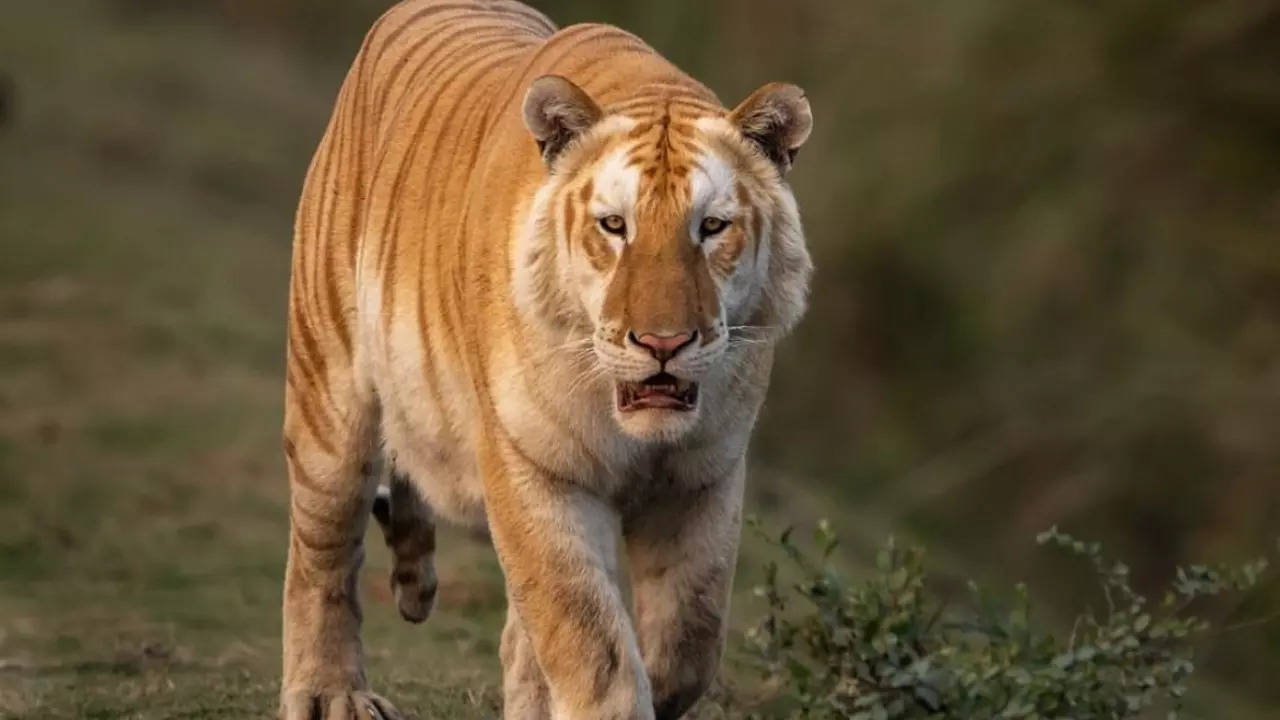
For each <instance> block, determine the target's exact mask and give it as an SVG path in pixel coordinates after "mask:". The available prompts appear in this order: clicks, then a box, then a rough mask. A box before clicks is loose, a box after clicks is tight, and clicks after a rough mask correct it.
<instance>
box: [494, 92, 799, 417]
mask: <svg viewBox="0 0 1280 720" xmlns="http://www.w3.org/2000/svg"><path fill="white" fill-rule="evenodd" d="M524 116H525V123H526V125H527V127H528V128H529V130H530V132H531V133H532V134H533V136H534V139H535V140H536V141H537V142H538V145H539V147H540V149H541V151H542V154H543V157H544V160H545V161H546V163H547V166H548V175H547V178H546V180H545V182H544V184H543V185H542V187H541V188H540V189H539V190H538V193H537V195H536V196H535V199H534V201H533V204H532V207H531V208H530V210H529V213H528V221H527V222H528V224H527V226H526V228H525V230H524V233H523V238H522V241H521V251H520V252H518V253H517V254H516V268H515V287H516V292H517V302H519V303H520V304H521V305H523V306H525V307H526V309H527V310H528V311H529V312H531V313H532V314H534V315H535V316H537V320H538V321H539V322H542V323H544V324H548V325H559V326H561V327H566V328H588V329H589V330H590V334H591V348H592V353H593V354H592V357H593V360H594V363H595V364H596V366H597V368H598V370H599V374H600V375H603V376H605V378H606V379H607V381H608V382H609V383H611V384H612V388H611V396H612V397H611V403H610V404H611V413H612V415H613V417H614V419H615V420H616V421H617V423H618V424H619V426H620V427H621V428H622V429H623V431H624V432H627V433H628V434H630V435H633V436H636V437H640V438H666V439H672V438H676V437H678V436H680V435H682V434H683V433H685V432H687V431H688V430H689V429H690V428H692V427H693V426H694V425H695V424H696V422H697V419H698V417H699V413H700V411H701V409H702V407H703V406H704V405H705V404H706V403H708V402H714V401H715V398H714V397H708V394H709V391H710V388H711V387H712V386H713V383H710V382H709V381H710V380H713V379H716V377H717V375H720V376H723V375H725V374H726V373H731V372H732V367H731V364H732V363H731V361H730V360H727V359H726V351H727V350H728V349H729V348H730V347H731V345H732V344H734V343H735V342H743V343H748V342H749V343H769V342H771V341H772V340H774V339H776V337H778V336H779V335H781V334H782V332H784V331H785V330H787V329H788V328H790V326H791V325H792V324H793V323H794V322H795V321H796V319H798V317H799V315H800V314H801V312H802V311H803V307H804V295H805V291H806V286H807V281H808V275H809V272H810V263H809V258H808V254H807V251H806V250H805V243H804V237H803V233H802V232H801V229H800V220H799V215H798V211H797V209H796V204H795V201H794V198H793V196H792V194H791V191H790V188H789V187H788V185H787V184H786V182H785V181H784V179H783V178H784V175H785V173H786V171H787V170H788V169H789V168H790V165H791V162H792V160H793V158H794V157H795V153H796V151H797V150H798V149H799V147H800V145H801V144H803V142H804V141H805V139H806V138H807V137H808V135H809V131H810V127H811V125H812V120H811V115H810V111H809V105H808V101H807V100H806V99H805V97H804V94H803V92H802V91H800V90H799V89H798V88H796V87H794V86H791V85H780V84H775V85H767V86H765V87H763V88H761V89H760V90H758V91H756V92H755V93H753V94H752V95H751V96H750V97H748V98H747V100H745V101H744V102H743V103H742V104H741V105H739V106H738V108H737V109H735V110H734V111H732V112H731V113H727V114H726V113H724V112H723V111H718V112H717V111H714V110H708V109H707V108H706V107H704V106H702V105H699V104H697V103H690V102H681V101H680V100H679V99H672V98H667V99H666V100H665V102H662V101H658V102H655V103H654V104H651V105H649V106H647V107H642V108H640V109H639V110H637V109H635V108H632V109H631V110H630V111H628V112H626V113H605V112H604V111H602V110H601V109H600V108H599V107H598V106H597V105H596V104H595V103H594V102H593V101H592V99H591V98H590V97H588V96H587V95H586V93H584V92H583V91H582V90H581V89H579V88H578V87H577V86H575V85H573V84H572V83H571V82H569V81H568V80H565V79H564V78H560V77H557V76H545V77H542V78H539V79H538V80H536V81H535V82H534V83H533V85H532V86H531V87H530V89H529V92H528V94H527V96H526V100H525V106H524ZM715 385H716V386H717V387H723V386H725V385H726V384H725V383H719V384H715Z"/></svg>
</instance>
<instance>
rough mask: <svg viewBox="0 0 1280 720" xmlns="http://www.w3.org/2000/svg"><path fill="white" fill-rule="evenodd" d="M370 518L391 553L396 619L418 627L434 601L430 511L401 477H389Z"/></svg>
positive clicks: (392, 474)
mask: <svg viewBox="0 0 1280 720" xmlns="http://www.w3.org/2000/svg"><path fill="white" fill-rule="evenodd" d="M373 517H374V519H375V520H377V521H378V525H379V526H380V527H381V528H382V536H383V538H385V539H386V541H387V548H388V549H390V550H391V555H392V566H391V591H392V593H394V594H395V598H396V605H397V606H398V607H399V609H400V616H401V617H403V618H404V619H405V620H408V621H409V622H412V623H420V622H422V621H423V620H426V619H427V616H428V615H430V614H431V607H432V605H433V604H434V603H435V598H436V587H437V582H436V570H435V552H436V525H435V518H434V517H433V516H432V513H431V508H430V506H428V505H427V503H426V502H425V501H423V499H422V496H421V495H419V494H418V490H417V488H415V487H414V486H413V482H412V481H411V480H410V479H409V478H408V477H407V476H405V475H403V474H400V473H396V472H395V471H394V469H392V471H391V472H390V473H389V479H388V482H387V483H386V484H385V485H381V486H379V487H378V492H377V495H376V497H375V498H374V502H373Z"/></svg>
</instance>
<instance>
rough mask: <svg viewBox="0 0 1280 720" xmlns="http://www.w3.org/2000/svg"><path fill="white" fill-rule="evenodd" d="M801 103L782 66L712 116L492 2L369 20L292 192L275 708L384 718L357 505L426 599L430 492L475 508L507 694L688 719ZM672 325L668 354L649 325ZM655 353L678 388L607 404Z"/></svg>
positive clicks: (760, 363)
mask: <svg viewBox="0 0 1280 720" xmlns="http://www.w3.org/2000/svg"><path fill="white" fill-rule="evenodd" d="M546 76H553V77H550V78H548V77H546ZM809 125H810V119H809V110H808V103H807V101H806V100H805V99H804V97H803V93H801V92H800V91H799V90H798V89H796V88H794V87H793V86H789V85H768V86H765V87H764V88H761V90H759V91H757V92H756V93H754V94H753V95H752V96H751V97H749V98H748V99H747V100H745V101H744V102H743V103H742V104H741V105H739V106H738V107H737V108H736V109H734V110H732V111H729V110H726V109H725V108H724V107H723V106H722V105H721V104H720V102H719V101H718V100H717V99H716V97H715V95H714V94H712V93H711V92H710V91H709V90H707V89H706V88H705V87H703V86H702V85H701V84H699V83H697V82H696V81H694V80H692V79H691V78H689V77H688V76H686V75H684V74H683V73H681V72H680V71H679V70H678V69H676V68H675V67H674V66H672V65H671V64H670V63H668V62H667V61H666V60H664V59H663V58H662V57H661V56H659V55H658V54H657V53H656V52H654V51H653V50H652V49H651V48H649V47H648V46H647V45H645V44H644V43H643V42H642V41H640V40H639V39H637V38H636V37H634V36H632V35H630V34H627V33H626V32H623V31H622V30H619V29H617V28H614V27H610V26H605V25H575V26H572V27H568V28H565V29H562V30H557V29H556V28H555V27H554V26H553V25H552V23H551V22H550V21H549V20H548V19H547V18H545V17H544V16H543V15H541V14H540V13H538V12H537V11H535V10H533V9H531V8H528V7H526V6H524V5H521V4H519V3H516V2H513V1H509V0H413V1H410V2H405V3H402V4H400V5H397V6H396V7H394V8H392V9H391V10H390V11H389V12H388V13H387V14H386V15H384V16H383V17H382V18H381V19H379V20H378V22H377V23H376V25H375V26H374V27H373V28H372V30H371V31H370V32H369V34H368V36H367V38H366V40H365V43H364V45H363V47H362V49H361V51H360V53H359V56H358V57H357V59H356V60H355V63H354V64H353V66H352V68H351V70H350V73H349V74H348V76H347V78H346V81H345V82H344V83H343V85H342V89H341V91H340V94H339V96H338V99H337V103H336V108H335V110H334V114H333V116H332V119H331V121H330V124H329V127H328V129H327V131H326V132H325V135H324V138H323V140H322V141H321V143H320V146H319V149H318V150H317V152H316V155H315V158H314V160H313V161H312V165H311V168H310V170H309V172H308V174H307V180H306V184H305V187H304V190H303V194H302V199H301V202H300V204H299V207H298V214H297V222H296V234H295V241H294V255H293V271H292V281H291V284H290V294H289V343H288V361H287V385H286V404H285V423H284V435H285V455H286V459H287V464H288V469H289V475H290V483H291V489H292V492H291V505H290V508H291V509H290V517H291V530H290V538H289V562H288V569H287V571H286V578H285V593H284V678H283V687H282V699H281V715H282V717H285V718H290V719H293V718H316V719H320V718H324V719H329V718H347V717H348V716H352V717H361V718H364V717H369V718H377V717H384V718H393V717H397V716H398V715H397V713H396V711H395V709H394V708H393V707H392V706H391V705H390V703H388V702H387V701H386V700H384V699H382V698H381V697H379V696H377V695H374V694H372V693H371V692H370V691H369V689H368V684H367V682H366V679H365V676H364V671H363V660H362V650H361V644H360V638H359V629H360V618H361V610H360V605H359V602H358V598H357V595H356V576H357V572H358V569H359V567H360V564H361V560H362V557H363V550H362V546H361V540H362V538H363V536H364V531H365V528H366V523H367V518H368V517H369V514H370V511H371V509H376V511H377V513H376V514H377V516H378V519H379V520H380V521H382V523H383V526H384V527H383V529H384V532H385V533H386V538H387V542H388V544H389V545H390V546H391V547H392V550H393V553H394V555H395V570H394V571H393V577H392V584H393V587H395V589H396V594H397V597H398V599H399V602H400V606H401V612H402V613H403V614H404V615H405V616H406V618H408V619H412V620H421V619H422V618H423V617H425V615H426V613H427V612H428V611H429V609H430V604H431V598H432V596H433V594H434V588H435V577H434V572H433V570H432V566H431V554H432V552H433V551H434V547H435V537H434V524H433V523H434V521H433V517H434V516H437V515H438V516H440V517H444V518H446V519H449V520H452V521H455V522H460V523H464V524H470V525H474V526H482V527H487V528H488V530H489V532H490V534H491V536H492V538H493V541H494V546H495V548H496V550H497V552H498V556H499V560H500V561H501V564H502V567H503V571H504V573H505V576H506V581H507V590H508V596H509V601H510V607H509V612H508V621H507V626H506V628H505V629H504V631H503V635H502V648H501V655H502V660H503V666H504V685H503V687H504V696H505V709H504V717H506V718H529V719H533V718H548V717H551V718H557V719H574V720H576V719H579V718H582V719H584V720H585V719H588V718H589V719H591V720H601V719H607V718H619V719H626V720H631V719H634V718H645V719H648V718H655V717H656V718H676V717H680V716H681V715H682V714H683V713H684V712H685V710H687V709H688V707H689V706H690V705H691V704H692V703H693V702H694V701H695V700H696V699H697V697H698V696H699V695H700V694H701V693H702V691H703V690H704V689H705V687H706V686H707V684H708V683H709V681H710V680H711V678H712V677H713V675H714V673H715V670H716V667H717V664H718V661H719V655H720V651H721V645H722V643H723V639H724V630H725V622H726V612H727V602H728V592H729V586H730V583H731V581H732V574H733V565H734V558H735V555H736V552H737V538H738V532H739V524H740V514H741V513H740V509H741V496H742V484H743V481H744V477H745V469H744V467H745V462H744V454H745V451H746V447H747V442H748V439H749V436H750V432H751V428H752V426H753V424H754V422H755V417H756V414H757V411H758V409H759V407H760V404H761V402H762V401H763V397H764V393H765V389H766V386H767V384H768V377H769V371H770V367H771V364H772V357H773V347H774V343H775V342H776V341H777V340H778V338H779V337H781V335H782V334H783V333H784V332H785V331H786V330H787V329H789V328H790V327H791V326H792V325H793V324H794V323H795V322H796V320H798V318H799V316H800V315H801V313H802V312H803V308H804V296H805V292H806V288H807V282H808V275H809V271H810V264H809V258H808V254H807V252H806V250H805V247H804V238H803V234H802V232H801V228H800V222H799V216H798V211H797V209H796V205H795V201H794V199H793V198H792V195H791V191H790V190H789V188H788V186H787V185H786V183H785V181H784V179H783V177H784V175H785V172H786V171H787V169H789V167H790V164H791V162H792V160H793V159H794V155H795V151H796V150H797V149H798V148H799V146H800V145H801V144H802V143H803V142H804V140H805V138H806V137H807V135H808V131H809ZM613 215H616V216H618V217H619V218H621V220H620V221H612V220H611V221H610V223H613V222H621V223H623V224H625V227H626V230H625V232H624V233H622V234H621V235H617V234H612V233H611V232H610V231H607V230H606V229H605V228H604V227H603V225H602V220H601V219H602V218H605V217H609V216H613ZM707 218H711V224H709V225H708V224H706V223H707V222H708V221H707ZM718 221H723V222H724V223H725V224H724V225H722V226H721V225H718V224H717V222H718ZM708 227H716V228H721V229H719V230H718V231H717V232H715V233H710V232H708V231H707V230H706V228H708ZM679 333H688V334H689V336H690V337H692V338H693V339H692V340H690V341H689V342H687V343H685V344H684V345H682V346H680V347H679V348H677V349H676V350H675V352H674V354H673V355H671V356H670V357H669V358H667V359H666V360H665V361H664V360H661V359H659V357H660V355H659V354H657V351H656V350H650V349H647V348H646V347H645V346H643V345H639V344H637V341H636V338H668V337H677V336H678V337H684V336H683V335H678V334H679ZM664 363H665V364H664ZM659 370H665V371H666V372H668V373H671V374H672V375H674V376H677V377H679V378H681V379H682V380H687V381H696V383H697V385H698V395H697V402H696V407H694V408H693V409H692V410H683V411H678V410H669V409H661V408H651V409H638V410H630V411H626V410H624V409H623V408H622V406H621V405H620V401H619V399H618V398H619V396H618V395H617V393H618V392H619V390H618V388H619V387H620V386H619V384H618V383H624V384H625V383H634V382H639V381H641V380H643V379H644V378H646V377H649V376H652V375H654V374H655V373H657V372H658V371H659ZM384 478H393V479H392V480H391V482H390V491H389V492H388V491H384V492H382V493H381V494H379V493H378V486H379V484H380V483H381V482H383V479H384ZM623 554H625V556H626V558H627V563H626V567H625V570H627V571H629V573H630V586H631V588H632V592H631V595H632V600H633V603H634V605H633V608H631V610H630V611H629V609H628V608H627V607H626V606H625V605H624V601H623V597H622V593H621V592H620V590H619V579H620V578H619V576H620V573H621V572H623V570H624V568H622V567H619V565H618V558H619V557H620V556H622V555H623Z"/></svg>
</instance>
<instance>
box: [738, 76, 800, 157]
mask: <svg viewBox="0 0 1280 720" xmlns="http://www.w3.org/2000/svg"><path fill="white" fill-rule="evenodd" d="M729 122H731V123H733V125H734V126H735V127H737V128H738V130H739V131H740V132H741V133H742V135H743V136H744V137H746V138H747V140H750V141H751V142H752V143H753V144H755V145H756V147H758V148H759V149H760V151H761V152H763V153H764V155H765V157H767V158H769V159H770V160H772V161H773V164H774V165H775V166H777V168H778V172H779V173H780V174H786V172H787V171H788V170H790V169H791V164H792V163H793V162H794V161H795V158H796V152H797V151H799V150H800V146H801V145H803V144H804V141H805V140H808V139H809V132H810V131H811V130H813V113H812V112H811V111H810V110H809V100H808V98H806V97H805V96H804V90H801V89H800V88H798V87H796V86H795V85H791V84H789V83H769V84H768V85H765V86H764V87H761V88H760V89H758V90H756V91H755V92H753V93H751V94H750V95H748V96H747V99H746V100H743V101H742V102H741V103H740V104H739V105H738V107H736V108H734V109H733V112H732V113H729Z"/></svg>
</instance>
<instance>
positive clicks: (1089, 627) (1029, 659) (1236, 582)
mask: <svg viewBox="0 0 1280 720" xmlns="http://www.w3.org/2000/svg"><path fill="white" fill-rule="evenodd" d="M753 526H754V527H755V528H756V530H757V531H759V527H758V524H755V523H753ZM761 534H762V535H764V533H761ZM766 539H767V540H768V541H769V542H770V543H771V544H773V545H774V546H775V547H777V548H778V549H780V550H781V551H782V552H783V553H784V554H785V556H786V557H787V559H788V560H789V561H790V564H791V566H793V568H794V569H796V570H798V572H799V573H800V576H801V577H800V579H799V581H798V582H795V583H794V584H790V585H788V584H787V583H785V582H784V581H783V579H782V574H781V570H780V568H779V566H778V564H777V563H776V562H770V563H769V564H768V565H767V567H766V577H765V582H764V584H763V585H762V586H761V587H759V588H757V594H758V595H760V596H762V597H763V598H764V599H765V600H767V602H768V607H769V611H768V614H767V615H766V616H765V617H764V618H763V619H762V620H761V621H760V623H759V624H758V625H757V626H756V627H755V628H753V629H752V630H751V631H749V632H748V643H749V646H750V651H751V653H752V656H753V658H754V659H756V660H758V661H759V662H760V664H761V667H762V669H763V670H764V673H765V676H766V678H767V679H769V680H770V681H771V684H772V685H773V686H775V687H778V688H780V690H779V695H780V696H781V698H780V699H781V701H782V702H781V709H779V710H770V711H769V712H768V713H766V714H764V715H761V714H759V713H757V714H756V715H754V717H757V718H759V717H764V716H767V717H785V718H796V719H801V718H803V719H811V720H819V719H824V720H825V719H827V718H831V719H833V720H834V719H835V718H851V719H852V720H917V719H921V720H923V719H926V718H927V719H931V720H933V719H942V718H962V719H964V720H974V719H983V718H993V719H994V718H1027V719H1031V718H1073V719H1075V720H1086V719H1089V718H1098V719H1102V718H1108V719H1111V718H1134V717H1138V716H1139V715H1140V714H1141V713H1143V712H1144V711H1147V710H1148V709H1151V708H1154V707H1156V706H1158V705H1168V707H1169V711H1168V718H1170V719H1172V718H1175V717H1177V713H1178V710H1179V709H1180V708H1181V704H1182V698H1183V696H1184V694H1185V693H1186V690H1187V680H1188V678H1189V677H1190V675H1191V673H1192V671H1193V670H1194V668H1195V665H1194V664H1193V662H1192V643H1193V641H1194V640H1195V639H1196V638H1197V637H1198V636H1200V635H1202V634H1203V633H1205V632H1206V631H1207V630H1208V628H1209V623H1208V622H1207V621H1206V620H1204V619H1202V618H1200V617H1197V616H1196V615H1193V614H1190V613H1189V612H1188V610H1189V607H1190V605H1191V604H1192V603H1193V602H1194V601H1196V600H1197V599H1199V598H1204V597H1208V596H1215V595H1220V594H1222V593H1227V592H1241V591H1245V590H1248V589H1250V588H1252V587H1254V586H1255V585H1256V584H1257V582H1258V579H1259V577H1260V575H1261V574H1262V573H1263V572H1264V571H1265V569H1266V567H1267V561H1266V560H1265V559H1259V560H1256V561H1254V562H1251V563H1248V564H1245V565H1243V566H1241V567H1238V568H1227V567H1206V566H1200V565H1195V566H1191V567H1186V568H1179V569H1178V571H1177V575H1176V579H1175V580H1174V581H1173V583H1172V585H1171V587H1170V589H1169V590H1168V592H1167V593H1166V594H1165V595H1164V597H1163V598H1162V599H1161V600H1160V601H1159V602H1154V603H1153V602H1151V601H1149V600H1148V599H1147V598H1146V597H1144V596H1143V595H1141V594H1140V593H1138V592H1137V591H1136V590H1135V589H1134V588H1133V586H1132V585H1131V583H1130V577H1129V568H1128V567H1127V566H1126V565H1125V564H1124V563H1120V562H1112V561H1110V560H1108V559H1107V558H1106V557H1105V556H1104V555H1103V554H1102V548H1101V546H1100V545H1099V544H1098V543H1086V542H1083V541H1080V540H1076V539H1075V538H1073V537H1071V536H1070V535H1067V534H1065V533H1063V532H1061V531H1059V530H1058V529H1057V528H1056V527H1055V528H1053V529H1051V530H1049V531H1047V532H1044V533H1042V534H1041V535H1040V536H1039V537H1038V538H1037V540H1038V542H1039V543H1040V544H1042V545H1049V546H1052V547H1055V548H1058V549H1061V550H1064V551H1066V552H1068V553H1070V554H1072V555H1074V556H1077V557H1079V558H1082V559H1084V560H1085V561H1087V562H1089V563H1090V564H1091V565H1092V568H1093V570H1094V572H1095V573H1096V575H1097V578H1098V581H1099V584H1100V587H1101V594H1102V599H1103V600H1104V602H1105V608H1104V610H1103V612H1101V613H1100V614H1096V613H1094V612H1093V611H1092V610H1090V611H1086V612H1084V613H1082V614H1081V615H1079V616H1078V617H1077V618H1076V619H1075V622H1074V625H1073V626H1072V629H1071V633H1070V636H1069V637H1067V638H1066V640H1065V641H1060V640H1059V639H1057V638H1055V637H1054V636H1053V635H1051V634H1048V633H1046V632H1043V631H1041V630H1038V629H1037V628H1036V627H1035V626H1034V625H1033V623H1032V621H1031V619H1032V618H1031V606H1032V603H1031V599H1030V596H1029V595H1028V592H1027V588H1026V586H1025V585H1022V584H1019V585H1017V586H1016V589H1015V593H1014V599H1013V601H1012V603H1011V604H1010V605H1008V606H1003V605H1002V604H1001V603H999V602H997V601H995V600H994V599H993V598H991V597H990V596H988V595H986V594H984V593H983V592H982V591H981V590H979V588H978V586H977V585H976V584H975V583H972V582H971V583H969V589H970V592H971V595H972V599H973V602H972V606H971V608H970V609H968V610H966V611H963V612H961V611H950V610H948V609H947V608H946V607H945V606H944V605H943V604H940V603H939V602H937V601H935V600H933V599H932V598H931V597H930V594H929V592H928V588H927V586H926V571H925V555H924V552H923V551H921V550H920V549H916V548H910V549H904V548H900V547H898V546H897V545H896V544H895V543H894V542H893V540H890V541H889V542H888V543H887V544H886V545H885V546H884V547H883V548H882V549H881V550H880V552H879V554H878V556H877V559H876V573H875V574H874V575H873V576H872V577H871V578H869V579H867V580H866V581H864V582H861V583H857V584H846V583H844V582H843V581H842V580H841V579H840V578H839V577H838V576H837V575H836V574H835V573H834V572H833V571H832V570H831V569H830V565H829V563H828V560H829V558H830V556H831V554H832V552H833V551H834V550H835V548H836V545H837V539H836V536H835V534H834V533H833V532H832V531H831V528H830V526H829V525H827V524H826V523H825V522H823V523H820V524H819V525H818V528H817V530H816V533H815V543H816V545H817V548H818V553H817V554H818V558H817V559H814V558H812V557H810V556H809V555H807V554H806V553H805V552H803V551H802V550H801V549H800V548H799V547H797V545H796V544H795V543H794V542H793V540H792V537H791V531H790V530H788V531H786V532H784V533H782V535H781V536H780V537H778V538H777V539H772V538H768V537H766Z"/></svg>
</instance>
